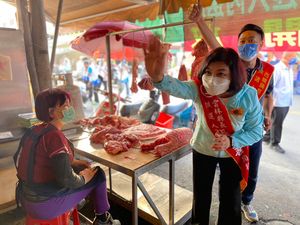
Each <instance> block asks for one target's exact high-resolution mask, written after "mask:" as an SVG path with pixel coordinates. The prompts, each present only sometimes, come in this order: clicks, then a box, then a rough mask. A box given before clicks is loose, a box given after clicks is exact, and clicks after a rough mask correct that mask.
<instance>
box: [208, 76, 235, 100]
mask: <svg viewBox="0 0 300 225" xmlns="http://www.w3.org/2000/svg"><path fill="white" fill-rule="evenodd" d="M202 83H203V86H204V88H205V90H206V92H207V93H208V94H209V95H212V96H214V95H220V94H223V93H225V92H226V91H227V90H228V89H229V85H230V80H229V79H226V78H221V77H214V76H207V75H205V74H204V75H203V76H202Z"/></svg>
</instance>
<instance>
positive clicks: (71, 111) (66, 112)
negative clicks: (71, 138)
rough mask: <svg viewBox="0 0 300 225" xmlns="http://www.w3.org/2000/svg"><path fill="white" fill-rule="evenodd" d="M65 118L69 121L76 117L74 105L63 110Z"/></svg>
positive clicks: (63, 119) (66, 121) (65, 121)
mask: <svg viewBox="0 0 300 225" xmlns="http://www.w3.org/2000/svg"><path fill="white" fill-rule="evenodd" d="M62 114H63V118H62V119H61V120H62V121H63V122H64V123H69V122H71V121H73V120H74V119H75V110H74V108H73V106H70V107H69V108H68V109H65V110H63V111H62Z"/></svg>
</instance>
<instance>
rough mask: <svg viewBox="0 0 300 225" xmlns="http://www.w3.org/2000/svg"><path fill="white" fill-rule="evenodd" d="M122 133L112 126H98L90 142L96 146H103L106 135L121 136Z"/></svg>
mask: <svg viewBox="0 0 300 225" xmlns="http://www.w3.org/2000/svg"><path fill="white" fill-rule="evenodd" d="M121 132H122V131H121V130H119V129H117V128H115V127H111V126H106V127H105V126H98V127H96V128H95V130H94V131H93V133H92V134H91V136H90V141H91V142H92V143H95V144H103V143H104V141H105V135H106V134H119V133H121Z"/></svg>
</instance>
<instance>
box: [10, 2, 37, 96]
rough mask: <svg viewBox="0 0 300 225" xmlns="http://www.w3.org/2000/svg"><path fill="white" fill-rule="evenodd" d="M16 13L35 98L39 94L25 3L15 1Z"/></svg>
mask: <svg viewBox="0 0 300 225" xmlns="http://www.w3.org/2000/svg"><path fill="white" fill-rule="evenodd" d="M16 3H17V9H18V10H17V13H18V20H19V29H20V30H21V32H22V33H23V37H24V44H25V53H26V60H27V68H28V72H29V77H30V83H31V87H32V92H33V96H34V97H35V96H36V95H37V94H38V93H39V92H40V86H39V81H38V75H37V71H36V66H35V59H34V53H33V51H34V49H33V44H32V43H33V42H32V36H31V30H30V27H31V26H30V23H29V18H28V10H27V1H23V0H17V1H16Z"/></svg>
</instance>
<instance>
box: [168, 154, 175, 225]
mask: <svg viewBox="0 0 300 225" xmlns="http://www.w3.org/2000/svg"><path fill="white" fill-rule="evenodd" d="M174 164H175V161H174V160H173V159H171V160H169V224H171V225H173V224H174V179H175V176H174V174H175V172H174V169H175V165H174Z"/></svg>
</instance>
